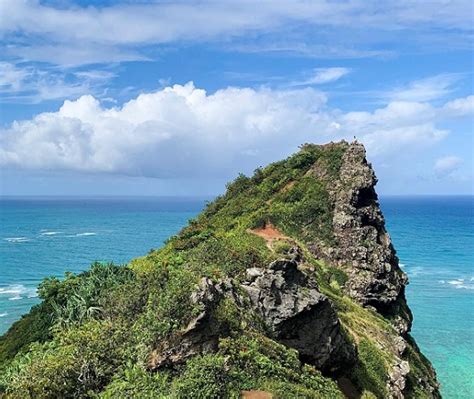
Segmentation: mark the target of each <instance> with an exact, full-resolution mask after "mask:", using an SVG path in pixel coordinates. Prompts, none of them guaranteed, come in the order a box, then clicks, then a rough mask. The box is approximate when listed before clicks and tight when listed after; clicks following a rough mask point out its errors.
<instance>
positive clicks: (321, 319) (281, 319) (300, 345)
mask: <svg viewBox="0 0 474 399" xmlns="http://www.w3.org/2000/svg"><path fill="white" fill-rule="evenodd" d="M293 253H295V252H293ZM300 256H301V255H300V254H298V256H297V257H296V259H299V258H300ZM247 279H248V281H246V282H244V284H243V285H242V288H244V289H245V291H247V293H248V296H249V298H250V301H251V304H252V306H253V308H254V309H255V310H256V311H257V312H258V313H259V314H260V315H261V316H262V318H263V320H264V321H265V323H266V324H267V325H268V326H269V327H270V329H271V330H272V333H273V335H274V337H275V339H276V340H277V341H279V342H281V343H283V344H285V345H287V346H289V347H291V348H294V349H296V350H297V351H298V352H299V354H300V356H301V358H302V359H303V360H305V361H306V362H309V363H312V364H314V365H316V366H317V367H318V368H321V369H324V370H327V371H331V372H333V371H336V370H337V369H338V368H340V367H341V366H342V365H345V366H347V365H350V364H351V363H352V362H353V361H354V360H355V350H354V347H353V346H352V344H350V343H348V341H347V340H346V338H345V336H344V334H343V333H342V330H341V326H340V323H339V320H338V317H337V314H336V312H335V311H334V309H333V307H332V305H331V302H330V301H329V299H328V298H327V297H326V296H324V295H323V294H321V293H320V292H319V291H318V287H317V285H316V282H315V281H314V280H312V279H310V278H308V277H307V276H306V275H305V273H303V272H302V271H300V270H298V262H297V261H296V260H295V257H294V258H293V259H281V260H276V261H274V262H273V263H271V264H270V266H269V267H268V269H256V268H252V269H248V270H247Z"/></svg>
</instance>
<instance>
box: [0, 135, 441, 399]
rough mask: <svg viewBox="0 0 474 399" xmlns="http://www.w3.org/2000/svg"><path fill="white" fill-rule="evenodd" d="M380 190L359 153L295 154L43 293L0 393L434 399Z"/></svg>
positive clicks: (17, 337)
mask: <svg viewBox="0 0 474 399" xmlns="http://www.w3.org/2000/svg"><path fill="white" fill-rule="evenodd" d="M375 184H376V178H375V175H374V172H373V170H372V168H371V165H370V164H368V163H367V161H366V158H365V150H364V148H363V146H362V145H361V144H359V143H352V144H348V143H346V142H340V143H330V144H327V145H313V144H305V145H303V146H302V147H301V150H300V151H299V152H298V153H296V154H294V155H293V156H291V157H289V158H288V159H286V160H283V161H279V162H276V163H273V164H270V165H269V166H267V167H265V168H262V169H257V170H256V171H255V174H254V175H253V176H252V177H246V176H244V175H240V176H238V177H237V178H236V179H235V180H234V181H233V182H232V183H230V184H229V185H228V187H227V191H226V193H225V194H224V195H223V196H221V197H219V198H217V199H216V200H215V201H214V202H212V203H210V204H208V206H207V208H206V209H205V210H204V211H203V212H202V213H201V214H200V215H199V216H198V217H197V218H196V219H194V220H192V221H190V223H189V225H188V226H187V227H185V228H184V229H183V230H182V231H181V232H180V233H179V234H178V235H176V236H174V237H171V238H170V239H169V240H168V242H167V243H166V245H165V246H164V247H162V248H160V249H158V250H154V251H151V252H150V253H149V254H148V255H146V256H144V257H142V258H138V259H135V260H133V261H132V262H131V263H130V264H129V265H126V266H115V265H103V264H94V265H92V267H91V269H90V270H89V271H87V272H84V273H81V274H79V275H72V274H67V275H66V277H65V279H64V280H61V281H59V280H58V279H55V278H49V279H46V280H45V281H44V282H43V283H42V284H41V286H40V288H39V293H40V297H41V298H42V299H43V301H42V303H41V304H39V305H37V306H35V307H34V308H33V309H32V310H31V312H30V313H29V314H27V315H25V316H24V317H23V318H22V319H21V320H19V321H18V322H16V323H15V324H14V325H13V326H12V327H11V328H10V330H9V331H8V332H7V333H6V334H5V335H4V336H3V337H1V338H0V367H1V368H0V375H1V377H0V392H3V393H4V396H3V397H6V398H58V397H61V398H87V397H90V398H239V397H245V398H285V399H287V398H343V397H349V398H361V397H362V398H366V399H367V398H404V397H405V398H439V397H440V394H439V392H438V383H437V381H436V375H435V372H434V370H433V368H432V366H431V364H430V362H429V361H428V360H427V359H426V358H425V357H424V356H423V355H422V354H421V353H420V351H419V349H418V347H417V345H416V343H415V342H414V340H413V338H411V336H410V335H409V331H410V328H411V322H412V316H411V312H410V310H409V308H408V306H407V303H406V299H405V285H406V284H407V277H406V275H405V274H404V273H403V272H402V271H401V270H400V268H399V265H398V258H397V256H396V253H395V250H394V248H393V246H392V244H391V240H390V237H389V235H388V233H387V231H386V230H385V222H384V218H383V215H382V213H381V210H380V208H379V205H378V201H377V195H376V192H375V190H374V186H375ZM91 256H92V255H91ZM0 396H1V395H0Z"/></svg>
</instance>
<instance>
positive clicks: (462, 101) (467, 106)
mask: <svg viewBox="0 0 474 399" xmlns="http://www.w3.org/2000/svg"><path fill="white" fill-rule="evenodd" d="M443 110H444V111H445V112H446V113H449V114H453V115H458V116H464V115H470V114H474V96H467V97H464V98H457V99H455V100H452V101H449V102H447V103H446V104H445V105H444V107H443Z"/></svg>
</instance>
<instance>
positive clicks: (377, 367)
mask: <svg viewBox="0 0 474 399" xmlns="http://www.w3.org/2000/svg"><path fill="white" fill-rule="evenodd" d="M357 349H358V352H359V364H358V365H357V367H356V368H355V370H354V372H353V379H354V381H356V382H357V385H358V388H359V389H360V390H361V391H368V392H372V393H373V394H374V395H376V396H377V397H378V398H386V397H387V391H386V384H387V380H388V370H387V365H386V364H385V356H384V354H383V353H382V351H381V350H380V349H378V348H377V347H376V346H375V345H374V343H373V342H371V341H370V340H368V339H362V340H361V341H360V342H359V344H358V347H357Z"/></svg>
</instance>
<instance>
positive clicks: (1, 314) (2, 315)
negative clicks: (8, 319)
mask: <svg viewBox="0 0 474 399" xmlns="http://www.w3.org/2000/svg"><path fill="white" fill-rule="evenodd" d="M5 316H8V313H7V312H3V313H0V317H5Z"/></svg>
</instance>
